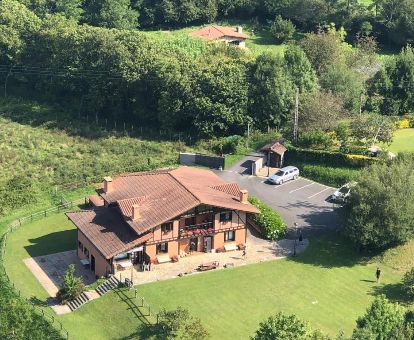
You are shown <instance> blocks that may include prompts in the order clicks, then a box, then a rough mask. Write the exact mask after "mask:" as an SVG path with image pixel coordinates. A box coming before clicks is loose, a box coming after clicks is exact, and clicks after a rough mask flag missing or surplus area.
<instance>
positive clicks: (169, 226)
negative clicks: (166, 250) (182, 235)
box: [161, 222, 173, 233]
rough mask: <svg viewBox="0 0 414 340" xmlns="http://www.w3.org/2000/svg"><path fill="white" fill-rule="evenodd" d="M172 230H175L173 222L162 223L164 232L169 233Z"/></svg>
mask: <svg viewBox="0 0 414 340" xmlns="http://www.w3.org/2000/svg"><path fill="white" fill-rule="evenodd" d="M172 230H173V224H172V222H168V223H164V224H161V231H162V232H163V233H169V232H170V231H172Z"/></svg>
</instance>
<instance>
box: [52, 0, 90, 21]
mask: <svg viewBox="0 0 414 340" xmlns="http://www.w3.org/2000/svg"><path fill="white" fill-rule="evenodd" d="M82 5H83V0H56V2H55V12H56V13H62V14H64V15H65V16H66V17H67V18H71V19H74V20H76V21H80V20H81V17H82V15H83V12H84V11H83V7H82Z"/></svg>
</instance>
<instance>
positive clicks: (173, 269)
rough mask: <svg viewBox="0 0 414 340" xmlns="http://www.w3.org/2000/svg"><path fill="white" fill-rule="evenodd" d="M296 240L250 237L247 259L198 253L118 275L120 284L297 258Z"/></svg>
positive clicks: (237, 254) (233, 253)
mask: <svg viewBox="0 0 414 340" xmlns="http://www.w3.org/2000/svg"><path fill="white" fill-rule="evenodd" d="M294 242H295V241H294V240H287V239H285V240H280V241H267V240H263V239H261V238H259V237H257V236H256V235H253V234H251V233H250V232H249V233H248V238H247V248H246V256H243V251H242V250H235V251H229V252H225V253H197V254H196V255H191V256H187V257H183V258H180V259H179V261H178V262H175V263H173V262H168V263H163V264H158V265H152V267H151V271H142V270H141V268H140V267H138V266H134V267H130V268H128V269H126V270H125V271H122V272H118V273H117V277H118V278H119V279H120V280H122V281H123V280H124V279H125V278H128V279H129V280H132V281H133V283H134V285H141V284H146V283H151V282H155V281H162V280H168V279H172V278H176V277H180V276H185V275H194V274H200V273H202V271H198V270H197V268H198V267H199V266H200V265H201V264H205V263H212V262H218V263H219V266H218V268H217V269H215V270H218V269H220V270H222V269H226V268H232V267H237V266H243V265H246V264H253V263H259V262H263V261H271V260H277V259H281V258H285V257H286V256H291V255H293V252H294V248H295V245H294ZM308 244H309V241H308V240H307V239H304V240H303V242H302V244H299V243H298V242H297V244H296V253H297V254H299V253H301V252H303V251H304V250H305V249H306V248H307V246H308Z"/></svg>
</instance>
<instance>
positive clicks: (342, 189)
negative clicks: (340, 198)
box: [339, 187, 349, 194]
mask: <svg viewBox="0 0 414 340" xmlns="http://www.w3.org/2000/svg"><path fill="white" fill-rule="evenodd" d="M339 192H340V193H341V194H347V193H348V192H349V188H347V187H342V188H341V189H339Z"/></svg>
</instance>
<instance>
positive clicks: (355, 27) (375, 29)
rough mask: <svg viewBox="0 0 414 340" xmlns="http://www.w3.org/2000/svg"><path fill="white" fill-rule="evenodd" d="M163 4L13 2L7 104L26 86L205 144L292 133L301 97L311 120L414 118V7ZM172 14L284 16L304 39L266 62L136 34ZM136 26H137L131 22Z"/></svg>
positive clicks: (4, 72)
mask: <svg viewBox="0 0 414 340" xmlns="http://www.w3.org/2000/svg"><path fill="white" fill-rule="evenodd" d="M198 2H200V3H203V4H204V5H203V6H200V4H199V3H198ZM397 2H398V3H399V5H398V6H397V7H398V8H397V7H395V11H397V9H398V11H397V12H395V13H394V12H393V13H394V14H393V15H392V20H393V21H392V22H390V21H387V19H386V17H385V16H386V14H387V15H388V14H389V11H390V6H391V3H393V4H395V3H397ZM98 3H99V5H100V6H102V7H99V6H98ZM153 3H154V2H153V1H151V4H152V5H151V6H150V5H149V4H148V3H147V2H146V1H143V2H140V3H134V4H130V3H129V2H128V1H116V2H115V1H110V0H107V1H85V2H82V1H80V0H64V1H61V0H58V1H53V2H49V1H47V0H45V1H36V2H27V1H26V3H25V5H26V6H27V7H26V6H25V5H23V4H21V3H20V2H17V1H15V0H2V1H1V3H0V31H1V32H2V33H3V34H1V35H0V75H1V79H2V82H3V85H4V96H5V97H7V94H8V92H9V93H10V91H12V89H16V88H18V89H19V91H20V93H21V92H22V91H23V92H24V93H25V94H29V93H30V94H33V95H34V96H35V97H36V98H37V99H38V98H42V99H44V100H46V101H48V102H51V103H59V105H61V106H65V107H67V108H69V109H70V110H71V111H72V112H73V113H74V114H75V117H78V118H82V117H83V118H85V117H87V118H88V119H90V120H95V121H96V122H98V121H99V120H103V119H111V120H119V121H127V122H130V123H132V124H136V126H145V127H151V128H154V129H161V130H165V131H175V132H178V133H185V134H188V135H192V136H193V137H194V138H205V137H208V136H227V135H232V134H243V133H245V132H246V130H247V125H248V124H251V126H253V128H255V129H257V130H261V131H266V130H268V129H270V128H278V129H281V128H285V129H289V128H291V124H290V120H291V113H292V110H293V107H294V103H295V92H296V89H298V90H299V92H300V94H299V95H300V105H301V108H300V109H301V116H302V117H303V122H306V119H307V117H309V116H312V115H313V114H314V113H315V110H314V108H315V105H316V106H317V107H318V108H319V107H320V108H322V110H320V111H321V112H323V113H326V112H327V111H329V112H330V117H329V119H326V120H325V121H324V123H325V124H328V125H329V124H330V123H332V122H336V121H337V118H338V117H346V116H350V115H351V116H352V115H355V114H357V113H360V112H365V111H366V112H374V113H381V114H385V115H403V114H405V113H409V112H412V110H413V105H414V103H413V99H412V84H413V77H414V76H413V74H412V64H413V62H414V54H413V50H412V48H411V47H410V46H409V45H407V47H404V46H405V44H407V43H409V42H410V41H411V40H410V37H412V36H413V34H411V33H410V32H411V31H410V26H409V24H410V20H411V17H414V16H411V17H410V15H409V13H411V12H410V10H411V11H413V7H414V5H413V4H412V2H410V1H405V0H399V1H396V0H393V1H388V0H387V1H376V2H375V3H373V4H374V5H375V6H374V7H373V8H372V9H369V7H366V6H363V5H360V4H359V3H358V2H355V1H347V2H342V1H336V2H334V4H331V2H329V3H328V2H325V1H324V0H310V1H306V2H302V1H300V3H302V5H301V6H299V5H298V3H297V1H290V0H289V1H288V0H286V1H282V2H281V1H269V0H263V2H262V1H253V0H251V1H247V0H244V1H238V2H237V1H236V2H233V1H231V2H226V1H218V2H217V1H209V0H205V1H200V0H197V1H196V0H191V1H190V0H187V1H184V0H181V1H170V0H168V1H167V0H164V1H158V2H155V4H153ZM230 3H231V4H230ZM295 4H296V5H295ZM328 5H329V6H328ZM168 6H170V7H168ZM307 6H310V7H307ZM404 6H406V8H404ZM167 8H171V11H170V12H169V11H167ZM197 8H198V9H197ZM200 8H202V9H203V10H204V11H207V9H211V14H208V13H207V12H205V13H201V9H200ZM195 9H197V10H195ZM259 9H260V10H259ZM298 11H299V12H298ZM314 12H317V13H318V16H316V15H313V13H314ZM138 13H140V15H139V16H138ZM151 13H152V14H151ZM167 13H169V14H168V15H170V16H171V18H175V19H174V20H176V21H174V22H171V25H172V24H174V25H177V26H180V25H181V26H182V25H187V24H192V23H201V22H209V21H212V20H214V19H216V18H217V17H218V16H228V17H233V18H234V17H238V16H240V17H243V16H249V17H254V18H255V19H254V20H257V25H262V24H263V25H265V24H266V20H270V21H271V20H272V18H273V20H275V22H276V25H275V23H274V24H273V25H272V28H273V27H275V26H276V29H279V31H282V32H283V29H284V27H285V26H286V24H287V25H293V27H294V28H295V29H297V30H299V29H301V30H302V32H301V34H302V38H301V39H299V40H290V41H287V48H286V49H285V51H284V54H282V55H274V54H273V55H272V54H270V53H266V52H265V53H263V54H262V55H259V56H257V57H256V56H253V55H251V54H249V53H248V52H246V51H242V50H239V49H237V48H234V47H232V46H226V45H220V44H219V45H217V44H206V43H204V42H203V41H200V40H196V39H193V38H190V37H189V36H188V35H179V36H172V37H171V38H168V37H162V38H159V37H158V38H157V37H155V36H153V35H151V34H147V32H146V31H145V30H144V31H142V30H141V31H140V30H137V29H135V28H136V27H138V18H139V19H140V20H141V21H142V26H143V27H146V26H152V27H154V25H158V24H160V23H161V22H162V23H163V24H166V23H167V22H169V21H168V20H167V19H166V16H167ZM180 13H181V14H183V15H184V14H185V15H190V14H191V13H193V14H194V18H193V19H191V18H186V17H185V16H182V15H179V14H180ZM280 13H281V14H282V15H283V17H281V16H280V15H279V14H280ZM303 13H307V14H308V15H307V16H306V15H303ZM132 14H133V15H132ZM275 15H277V16H276V17H275ZM132 17H134V24H133V25H132V26H131V25H127V24H126V22H127V21H128V20H130V19H131V18H132ZM148 18H153V20H152V22H151V23H150V21H151V20H149V19H148ZM268 18H270V19H268ZM285 18H286V19H285ZM299 18H301V19H300V20H299ZM306 18H309V19H308V20H305V19H306ZM398 18H399V19H398ZM115 19H116V20H115ZM408 19H410V20H408ZM105 20H106V21H105ZM111 20H112V21H111ZM171 20H173V19H171ZM331 20H335V21H332V22H331ZM104 21H105V22H104ZM118 21H119V22H118ZM278 21H279V22H278ZM121 22H122V23H121ZM145 22H148V23H147V24H145ZM333 22H334V23H333ZM278 25H279V26H278ZM96 26H102V27H96ZM110 27H115V28H110ZM278 27H279V28H278ZM127 28H128V29H127ZM130 28H132V29H130ZM397 31H398V32H397ZM298 32H299V31H298ZM304 32H307V33H304ZM392 32H394V33H392ZM393 36H398V37H399V42H397V41H396V40H395V39H393V38H392V37H393ZM404 36H405V37H406V38H404ZM276 41H277V40H276V38H275V44H276ZM380 42H381V44H382V43H384V42H385V43H386V46H388V47H389V48H390V46H391V47H393V48H395V49H397V50H398V49H399V48H400V47H401V46H403V49H402V50H401V53H400V54H399V55H396V56H395V57H394V56H386V57H384V58H379V56H378V54H377V51H378V47H379V44H380ZM381 46H382V45H381ZM316 97H317V98H318V100H317V101H315V98H316ZM320 114H322V113H320ZM311 119H312V120H313V121H317V120H319V118H318V117H314V116H313V117H311ZM302 125H306V124H302ZM327 127H329V126H317V127H316V128H327ZM303 132H305V131H303Z"/></svg>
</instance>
